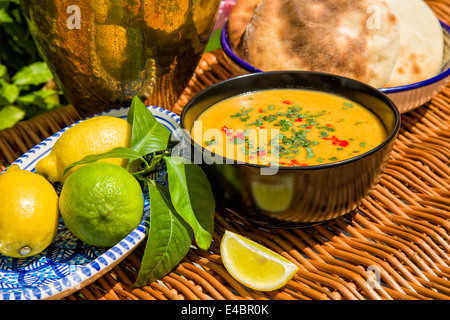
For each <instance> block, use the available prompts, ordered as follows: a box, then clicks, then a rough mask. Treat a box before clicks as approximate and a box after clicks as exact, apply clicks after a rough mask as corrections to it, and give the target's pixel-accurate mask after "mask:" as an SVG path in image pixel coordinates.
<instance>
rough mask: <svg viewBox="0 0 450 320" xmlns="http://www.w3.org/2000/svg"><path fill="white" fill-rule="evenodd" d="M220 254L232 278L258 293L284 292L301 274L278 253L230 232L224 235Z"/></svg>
mask: <svg viewBox="0 0 450 320" xmlns="http://www.w3.org/2000/svg"><path fill="white" fill-rule="evenodd" d="M220 253H221V255H222V262H223V264H224V265H225V268H226V269H227V270H228V272H229V273H230V274H231V275H232V276H233V278H235V279H236V280H237V281H239V282H240V283H242V284H244V285H246V286H247V287H249V288H252V289H256V290H259V291H270V290H275V289H278V288H281V287H282V286H284V285H285V284H286V283H287V282H288V281H289V280H290V279H292V277H293V276H294V274H295V273H296V272H297V271H298V270H299V269H298V267H297V266H296V265H295V264H294V263H292V262H290V261H289V260H288V259H286V258H284V257H283V256H281V255H279V254H277V253H276V252H273V251H272V250H270V249H268V248H266V247H264V246H262V245H260V244H259V243H257V242H255V241H252V240H249V239H247V238H245V237H243V236H241V235H238V234H236V233H233V232H231V231H228V230H226V231H225V234H224V235H223V238H222V242H221V244H220Z"/></svg>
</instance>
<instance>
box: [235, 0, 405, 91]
mask: <svg viewBox="0 0 450 320" xmlns="http://www.w3.org/2000/svg"><path fill="white" fill-rule="evenodd" d="M240 1H244V0H240ZM399 48H400V27H399V21H398V19H397V17H396V16H395V14H393V13H392V12H391V10H390V8H389V7H388V6H387V4H386V3H385V2H384V1H383V0H301V1H298V0H297V1H295V0H262V1H261V2H260V3H259V4H258V5H257V7H256V9H255V10H254V14H253V17H252V19H251V21H250V23H249V24H248V26H247V28H246V30H245V33H244V35H243V37H242V58H243V59H244V60H246V61H247V62H248V63H250V64H251V65H253V66H255V67H257V68H259V69H261V70H263V71H272V70H307V71H320V72H327V73H333V74H337V75H341V76H345V77H349V78H353V79H357V80H360V81H362V82H365V83H368V84H370V85H372V86H375V87H383V86H384V85H385V84H386V83H387V81H388V79H389V78H390V76H391V72H392V70H393V67H394V65H395V63H396V60H397V56H398V51H399Z"/></svg>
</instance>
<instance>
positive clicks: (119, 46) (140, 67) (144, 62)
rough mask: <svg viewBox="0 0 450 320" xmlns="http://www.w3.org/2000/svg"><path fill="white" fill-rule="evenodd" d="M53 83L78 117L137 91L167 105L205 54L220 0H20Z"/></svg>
mask: <svg viewBox="0 0 450 320" xmlns="http://www.w3.org/2000/svg"><path fill="white" fill-rule="evenodd" d="M21 5H22V10H23V13H24V15H25V17H26V19H27V22H28V25H29V27H30V32H31V34H32V36H33V38H34V40H35V42H36V45H37V47H38V48H39V51H40V53H41V55H42V57H43V59H44V60H45V62H46V63H47V64H48V66H49V68H50V70H51V71H52V73H53V75H54V78H55V82H56V83H57V85H58V86H59V87H60V88H61V89H62V90H63V91H64V93H65V95H66V97H67V98H68V100H69V101H70V103H71V104H72V105H73V106H74V107H75V108H76V110H77V111H78V112H79V114H80V115H81V116H82V117H85V116H89V115H93V114H96V113H98V112H101V111H106V110H109V109H114V108H119V107H127V106H129V105H130V102H131V99H132V98H133V97H134V96H139V97H140V98H141V100H143V101H145V102H146V103H147V104H148V105H153V106H159V107H162V108H165V109H169V110H170V109H171V108H172V107H173V105H174V104H175V103H176V101H177V100H178V98H179V97H180V95H181V94H182V93H183V90H184V89H185V87H186V86H187V84H188V82H189V80H190V78H191V77H192V75H193V74H194V72H195V68H196V66H197V64H198V62H199V60H200V58H201V56H202V54H203V51H204V49H205V46H206V43H207V41H208V37H209V35H210V33H211V30H212V27H213V25H214V21H215V18H216V14H217V11H218V9H219V5H220V0H159V1H157V0H22V1H21Z"/></svg>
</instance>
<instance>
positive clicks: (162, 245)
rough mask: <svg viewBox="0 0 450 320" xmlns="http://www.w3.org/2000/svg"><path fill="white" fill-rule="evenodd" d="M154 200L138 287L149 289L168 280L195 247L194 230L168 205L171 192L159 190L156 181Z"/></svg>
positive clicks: (151, 185) (152, 190)
mask: <svg viewBox="0 0 450 320" xmlns="http://www.w3.org/2000/svg"><path fill="white" fill-rule="evenodd" d="M148 189H149V197H150V228H149V231H148V237H147V243H146V245H145V250H144V256H143V257H142V261H141V268H140V269H139V273H138V277H137V279H136V282H135V283H134V284H133V286H135V287H141V286H144V285H147V284H149V283H151V282H153V281H155V280H158V279H160V278H162V277H164V276H165V275H166V274H167V273H168V272H170V271H171V270H172V269H173V268H174V267H175V266H176V265H177V264H178V263H179V262H180V261H181V260H182V259H183V258H184V256H185V255H186V254H187V252H188V251H189V249H190V246H191V243H192V229H191V227H189V225H187V224H186V222H185V221H184V220H183V219H182V218H181V217H180V216H179V215H178V214H177V213H176V212H175V210H174V209H173V207H172V205H171V204H170V203H169V204H168V203H166V201H164V198H163V196H162V194H165V197H166V198H167V197H170V196H169V195H167V193H168V191H167V189H165V188H164V187H157V186H156V184H155V182H154V181H153V180H150V181H149V182H148Z"/></svg>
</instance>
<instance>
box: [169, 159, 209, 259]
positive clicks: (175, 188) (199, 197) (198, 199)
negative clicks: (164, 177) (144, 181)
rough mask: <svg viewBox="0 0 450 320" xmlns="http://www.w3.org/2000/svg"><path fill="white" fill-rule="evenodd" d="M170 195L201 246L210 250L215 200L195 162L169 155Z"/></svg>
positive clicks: (174, 205) (204, 176)
mask: <svg viewBox="0 0 450 320" xmlns="http://www.w3.org/2000/svg"><path fill="white" fill-rule="evenodd" d="M165 161H166V164H167V174H168V180H169V190H170V197H171V201H172V204H173V207H174V208H175V210H176V211H177V212H178V213H179V214H180V216H182V217H183V219H184V220H185V221H186V222H187V223H188V224H189V225H190V226H191V227H192V229H193V230H194V236H195V241H196V242H197V244H198V246H199V247H200V248H201V249H203V250H207V249H208V248H209V246H210V244H211V240H212V235H213V232H214V213H215V201H214V197H213V194H212V190H211V186H210V184H209V181H208V178H207V177H206V175H205V173H204V172H203V170H202V169H201V168H200V167H199V166H198V165H196V164H194V163H185V159H184V158H181V157H166V158H165Z"/></svg>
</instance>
